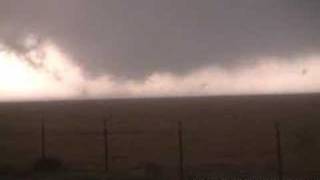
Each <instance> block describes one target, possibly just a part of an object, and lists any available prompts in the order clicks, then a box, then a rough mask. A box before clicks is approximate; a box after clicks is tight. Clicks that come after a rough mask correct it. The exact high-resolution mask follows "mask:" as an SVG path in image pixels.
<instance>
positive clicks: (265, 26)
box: [0, 0, 320, 77]
mask: <svg viewBox="0 0 320 180" xmlns="http://www.w3.org/2000/svg"><path fill="white" fill-rule="evenodd" d="M319 8H320V2H319V1H317V0H197V1H195V0H90V1H89V0H51V1H43V0H26V1H21V0H19V1H18V0H1V1H0V39H2V41H4V42H5V43H6V44H8V45H10V46H12V47H15V48H19V47H20V46H19V43H18V42H19V41H20V38H21V37H23V36H25V35H26V34H29V33H32V34H36V35H39V36H41V37H43V38H49V39H51V40H53V41H54V42H55V43H57V44H58V45H59V46H60V47H61V48H62V49H63V50H64V51H65V52H66V53H69V54H70V55H72V56H73V57H74V59H75V60H77V62H78V63H80V64H81V65H82V66H83V67H85V68H87V69H88V70H89V72H92V73H105V72H107V73H111V74H115V75H121V76H126V77H129V76H130V77H133V76H136V77H141V76H144V75H147V74H150V73H151V72H155V71H157V72H159V71H160V72H161V71H169V72H173V73H182V72H188V71H190V70H193V69H196V68H200V67H204V66H206V65H212V64H213V65H223V66H226V67H238V66H239V65H246V64H250V63H253V60H252V59H254V58H256V57H257V58H259V57H263V56H299V55H303V54H306V53H311V52H317V51H318V50H319V45H320V38H319V35H318V34H319V33H318V30H319V28H320V21H319V19H320V11H319ZM246 59H250V60H246Z"/></svg>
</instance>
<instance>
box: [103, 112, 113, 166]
mask: <svg viewBox="0 0 320 180" xmlns="http://www.w3.org/2000/svg"><path fill="white" fill-rule="evenodd" d="M111 118H112V114H110V115H109V117H108V118H105V119H104V120H103V138H104V168H105V171H106V172H108V171H109V130H108V121H109V120H111Z"/></svg>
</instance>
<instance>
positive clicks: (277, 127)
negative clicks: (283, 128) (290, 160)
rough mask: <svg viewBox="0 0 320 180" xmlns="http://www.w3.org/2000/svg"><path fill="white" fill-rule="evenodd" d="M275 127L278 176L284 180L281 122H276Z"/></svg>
mask: <svg viewBox="0 0 320 180" xmlns="http://www.w3.org/2000/svg"><path fill="white" fill-rule="evenodd" d="M274 127H275V130H276V142H277V160H278V176H279V180H283V157H282V147H281V133H280V125H279V122H275V124H274Z"/></svg>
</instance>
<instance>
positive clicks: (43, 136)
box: [41, 117, 47, 159]
mask: <svg viewBox="0 0 320 180" xmlns="http://www.w3.org/2000/svg"><path fill="white" fill-rule="evenodd" d="M46 158H47V153H46V126H45V120H44V118H43V117H42V118H41V159H46Z"/></svg>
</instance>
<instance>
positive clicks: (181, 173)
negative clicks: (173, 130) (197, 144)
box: [178, 121, 184, 180]
mask: <svg viewBox="0 0 320 180" xmlns="http://www.w3.org/2000/svg"><path fill="white" fill-rule="evenodd" d="M178 141H179V179H180V180H184V154H183V153H184V150H183V129H182V122H181V121H178Z"/></svg>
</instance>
